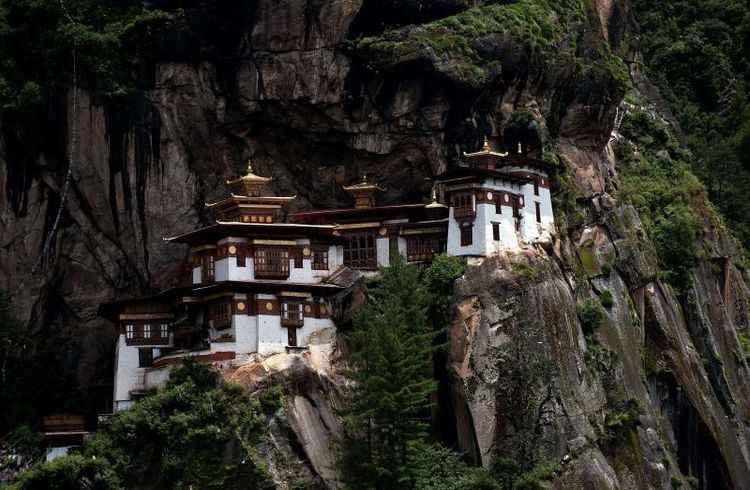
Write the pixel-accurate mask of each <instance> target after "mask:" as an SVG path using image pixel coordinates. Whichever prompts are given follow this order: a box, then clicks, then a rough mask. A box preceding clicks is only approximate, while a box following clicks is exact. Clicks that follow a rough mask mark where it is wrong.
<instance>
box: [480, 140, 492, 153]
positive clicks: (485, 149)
mask: <svg viewBox="0 0 750 490" xmlns="http://www.w3.org/2000/svg"><path fill="white" fill-rule="evenodd" d="M482 150H484V151H490V150H491V148H490V142H489V141H487V136H485V137H484V146H482Z"/></svg>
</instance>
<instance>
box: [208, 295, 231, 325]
mask: <svg viewBox="0 0 750 490" xmlns="http://www.w3.org/2000/svg"><path fill="white" fill-rule="evenodd" d="M231 315H232V305H231V303H229V302H221V303H214V304H212V305H210V306H209V307H208V324H209V325H210V326H211V327H213V328H215V329H217V330H221V329H224V328H229V327H230V326H231V325H232V316H231Z"/></svg>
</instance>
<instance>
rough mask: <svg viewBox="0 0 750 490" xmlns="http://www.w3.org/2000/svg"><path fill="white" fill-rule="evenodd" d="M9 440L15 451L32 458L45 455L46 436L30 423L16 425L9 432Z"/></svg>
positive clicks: (35, 458)
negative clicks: (29, 424)
mask: <svg viewBox="0 0 750 490" xmlns="http://www.w3.org/2000/svg"><path fill="white" fill-rule="evenodd" d="M7 442H8V444H9V445H10V447H11V448H13V451H15V452H16V453H17V454H20V455H22V456H23V457H25V458H27V459H31V460H37V459H39V458H41V457H42V456H43V455H44V445H43V444H44V438H43V437H42V435H41V434H40V433H39V432H37V431H35V430H34V429H32V428H31V427H30V426H28V425H21V426H19V427H16V428H15V429H14V430H13V432H11V433H10V434H8V437H7Z"/></svg>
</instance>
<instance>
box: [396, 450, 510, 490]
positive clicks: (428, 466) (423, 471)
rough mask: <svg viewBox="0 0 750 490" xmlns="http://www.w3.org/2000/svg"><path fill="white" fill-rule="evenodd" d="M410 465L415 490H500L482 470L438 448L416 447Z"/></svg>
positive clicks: (451, 452) (450, 452)
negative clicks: (412, 470)
mask: <svg viewBox="0 0 750 490" xmlns="http://www.w3.org/2000/svg"><path fill="white" fill-rule="evenodd" d="M411 461H412V464H413V467H414V487H413V488H415V489H417V490H502V487H500V486H498V484H497V482H496V481H494V479H493V477H492V476H490V474H489V473H488V472H487V471H486V470H485V469H483V468H481V467H472V466H469V465H468V464H466V463H465V462H464V461H462V460H461V458H460V457H459V455H458V454H456V452H454V451H452V450H450V449H448V448H445V447H443V446H440V445H436V444H434V445H430V444H418V445H416V446H415V447H414V451H413V457H412V458H411Z"/></svg>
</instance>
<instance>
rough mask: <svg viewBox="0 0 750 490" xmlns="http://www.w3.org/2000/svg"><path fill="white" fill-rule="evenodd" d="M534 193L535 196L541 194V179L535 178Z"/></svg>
mask: <svg viewBox="0 0 750 490" xmlns="http://www.w3.org/2000/svg"><path fill="white" fill-rule="evenodd" d="M534 195H535V196H538V195H539V181H538V180H534Z"/></svg>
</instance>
